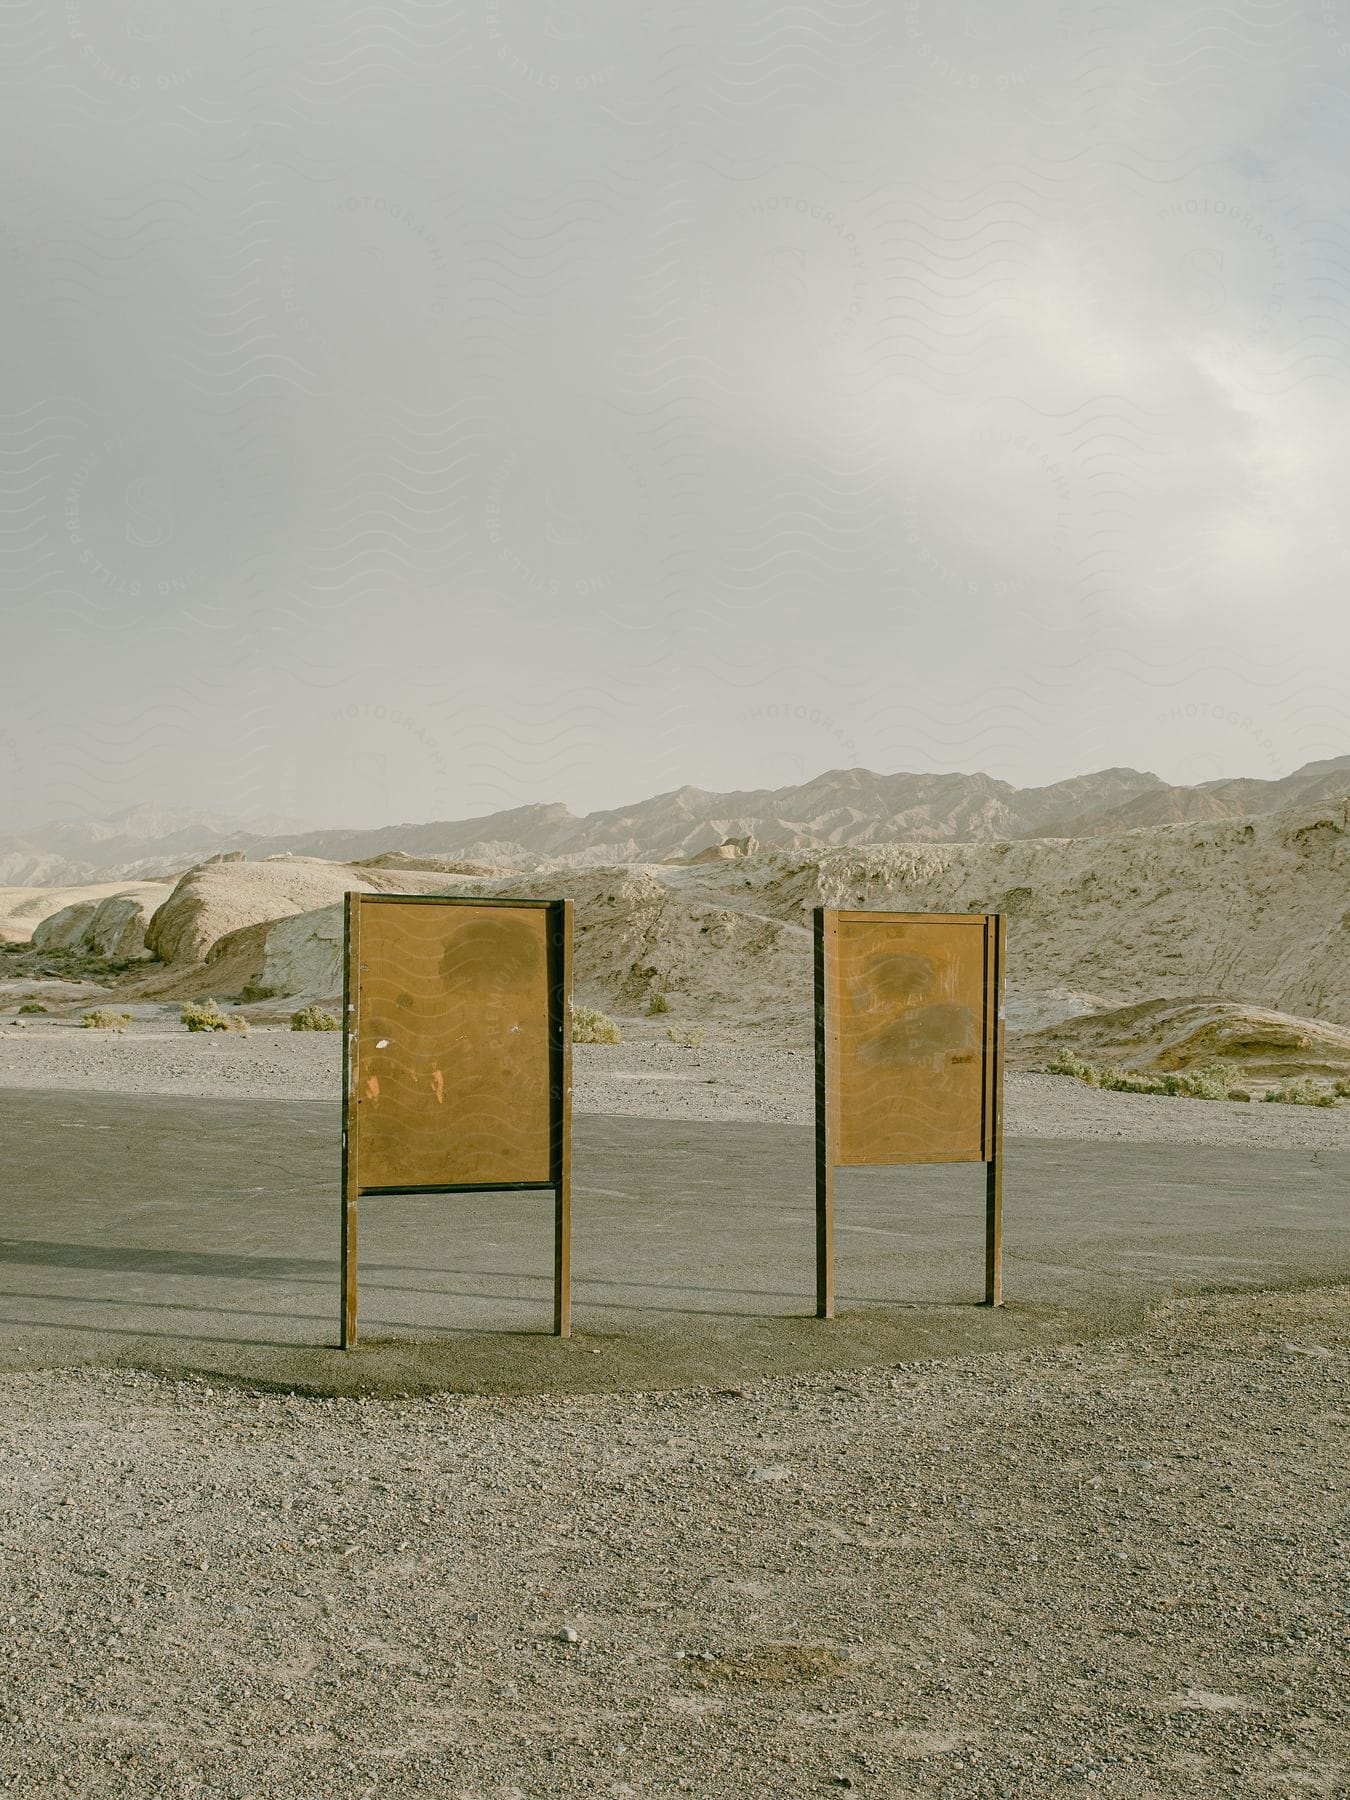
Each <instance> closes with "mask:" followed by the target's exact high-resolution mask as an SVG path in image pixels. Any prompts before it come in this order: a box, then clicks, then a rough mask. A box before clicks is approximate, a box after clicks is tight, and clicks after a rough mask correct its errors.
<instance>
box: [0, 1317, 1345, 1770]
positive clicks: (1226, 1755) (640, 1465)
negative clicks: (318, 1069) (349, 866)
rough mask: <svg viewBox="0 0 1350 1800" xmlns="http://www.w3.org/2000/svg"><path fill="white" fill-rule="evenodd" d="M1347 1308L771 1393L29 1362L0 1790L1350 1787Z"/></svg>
mask: <svg viewBox="0 0 1350 1800" xmlns="http://www.w3.org/2000/svg"><path fill="white" fill-rule="evenodd" d="M1347 1300H1350V1295H1347V1294H1346V1293H1345V1292H1343V1291H1342V1292H1310V1293H1303V1294H1298V1295H1292V1296H1284V1297H1280V1296H1257V1297H1246V1298H1243V1299H1241V1300H1237V1299H1217V1298H1210V1299H1202V1300H1192V1301H1188V1302H1185V1303H1182V1304H1180V1305H1177V1306H1174V1307H1168V1308H1165V1309H1164V1310H1163V1311H1162V1312H1161V1313H1160V1314H1159V1315H1158V1316H1157V1317H1156V1318H1155V1319H1154V1321H1153V1325H1152V1328H1151V1329H1150V1330H1149V1331H1148V1332H1147V1333H1146V1334H1145V1335H1144V1336H1143V1337H1141V1338H1139V1339H1136V1340H1134V1341H1130V1342H1120V1343H1116V1342H1109V1343H1105V1344H1100V1343H1099V1344H1095V1345H1092V1346H1091V1347H1083V1346H1078V1347H1068V1348H1062V1349H1059V1350H1056V1351H1051V1352H1023V1353H1019V1354H1015V1355H1003V1356H999V1355H991V1356H984V1357H981V1358H978V1359H972V1360H961V1361H947V1362H942V1363H910V1364H900V1365H898V1366H890V1367H884V1368H880V1369H875V1370H871V1371H868V1372H865V1373H851V1374H849V1375H847V1376H814V1377H807V1378H801V1377H798V1378H793V1379H786V1378H780V1379H773V1380H767V1381H763V1382H759V1383H754V1384H751V1385H749V1386H748V1387H744V1388H740V1389H736V1390H734V1391H724V1392H712V1391H709V1390H707V1389H703V1390H685V1391H683V1392H677V1393H667V1394H662V1395H659V1396H657V1395H643V1394H629V1395H593V1396H587V1397H584V1398H562V1397H558V1396H554V1397H544V1398H535V1399H514V1400H502V1399H485V1398H466V1397H463V1396H447V1397H441V1398H437V1399H432V1400H420V1401H415V1402H407V1401H405V1402H397V1401H395V1402H393V1403H377V1402H366V1401H357V1400H352V1401H332V1400H329V1401H327V1402H323V1401H316V1400H311V1399H303V1398H299V1397H294V1396H292V1397H287V1396H285V1395H277V1394H262V1393H258V1392H255V1391H250V1390H248V1389H247V1388H234V1389H228V1388H221V1387H216V1388H215V1389H213V1388H212V1387H210V1386H203V1385H201V1384H200V1383H196V1382H190V1381H184V1382H167V1381H163V1380H158V1379H156V1378H154V1377H152V1376H148V1375H128V1374H126V1373H97V1372H93V1373H91V1372H81V1373H73V1372H67V1373H50V1374H38V1375H22V1376H10V1377H8V1378H6V1379H5V1380H4V1381H3V1382H0V1429H2V1430H3V1433H4V1438H5V1443H6V1449H5V1456H4V1461H3V1465H2V1466H3V1474H4V1479H5V1482H6V1486H7V1504H6V1507H5V1509H4V1513H3V1516H2V1517H0V1556H2V1558H3V1560H2V1561H0V1598H2V1600H3V1609H4V1616H5V1617H6V1619H7V1620H8V1627H9V1628H8V1631H7V1633H6V1634H5V1639H4V1645H3V1658H4V1674H3V1677H0V1791H3V1792H5V1793H9V1794H12V1795H16V1796H17V1795H23V1796H25V1797H27V1796H47V1795H65V1794H71V1793H74V1794H78V1795H80V1796H82V1797H89V1800H96V1797H99V1796H119V1797H121V1796H137V1797H138V1800H139V1797H142V1796H161V1795H163V1796H169V1795H172V1796H175V1797H177V1796H198V1795H201V1796H205V1795H213V1796H214V1795H220V1796H231V1797H232V1800H318V1797H319V1796H332V1797H333V1800H349V1797H350V1800H372V1797H374V1796H379V1795H391V1796H393V1795H399V1796H412V1795H437V1796H439V1795H446V1796H457V1797H465V1800H487V1797H489V1796H492V1797H494V1800H506V1797H512V1800H520V1797H523V1796H529V1797H531V1800H533V1797H534V1796H541V1797H542V1796H545V1795H568V1796H571V1795H586V1794H596V1795H614V1796H631V1795H662V1796H664V1795H673V1794H686V1793H687V1794H695V1795H703V1796H717V1797H718V1800H720V1797H722V1796H737V1797H738V1800H739V1797H742V1796H756V1795H788V1796H796V1795H819V1794H827V1793H833V1792H841V1791H851V1792H855V1793H862V1794H870V1795H873V1796H877V1797H878V1800H880V1797H882V1796H886V1797H888V1800H892V1797H895V1796H911V1795H914V1796H925V1795H934V1796H952V1797H960V1800H964V1797H966V1796H970V1797H972V1800H975V1797H979V1800H984V1797H987V1796H994V1795H1012V1794H1016V1795H1028V1796H1035V1797H1037V1800H1041V1797H1044V1796H1058V1795H1061V1794H1063V1795H1071V1794H1082V1793H1088V1792H1090V1793H1095V1794H1103V1795H1116V1796H1121V1797H1125V1796H1130V1797H1139V1800H1143V1797H1145V1796H1149V1797H1153V1796H1159V1797H1166V1800H1171V1797H1173V1796H1197V1797H1199V1796H1204V1797H1212V1796H1216V1795H1224V1796H1226V1795H1234V1796H1255V1795H1289V1796H1294V1795H1299V1796H1303V1795H1311V1794H1316V1795H1322V1796H1326V1797H1327V1800H1331V1797H1332V1796H1336V1795H1345V1794H1346V1793H1348V1792H1350V1729H1348V1726H1347V1703H1348V1701H1350V1656H1348V1655H1347V1651H1348V1650H1350V1608H1348V1606H1347V1592H1346V1587H1345V1578H1346V1573H1347V1570H1346V1555H1347V1545H1346V1542H1345V1516H1344V1508H1345V1502H1346V1486H1347V1482H1346V1468H1347V1458H1346V1433H1347V1427H1350V1357H1347V1338H1348V1337H1350V1308H1348V1307H1347Z"/></svg>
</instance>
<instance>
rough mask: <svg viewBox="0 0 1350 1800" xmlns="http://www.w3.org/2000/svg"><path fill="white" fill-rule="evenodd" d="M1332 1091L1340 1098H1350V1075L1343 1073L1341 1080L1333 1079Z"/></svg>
mask: <svg viewBox="0 0 1350 1800" xmlns="http://www.w3.org/2000/svg"><path fill="white" fill-rule="evenodd" d="M1331 1091H1332V1093H1333V1094H1335V1096H1336V1098H1337V1099H1338V1100H1350V1077H1346V1076H1344V1075H1342V1076H1341V1078H1340V1080H1339V1081H1333V1082H1332V1084H1331Z"/></svg>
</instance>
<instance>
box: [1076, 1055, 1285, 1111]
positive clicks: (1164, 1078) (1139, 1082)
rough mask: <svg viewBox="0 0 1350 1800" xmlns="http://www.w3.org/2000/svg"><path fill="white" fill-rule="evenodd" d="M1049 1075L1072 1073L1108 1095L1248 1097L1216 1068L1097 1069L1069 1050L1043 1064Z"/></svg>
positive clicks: (1249, 1097) (1194, 1098) (1226, 1098)
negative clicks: (1151, 1072) (1145, 1071)
mask: <svg viewBox="0 0 1350 1800" xmlns="http://www.w3.org/2000/svg"><path fill="white" fill-rule="evenodd" d="M1046 1066H1047V1067H1048V1069H1049V1070H1050V1073H1051V1074H1052V1075H1072V1076H1074V1077H1075V1079H1076V1080H1078V1081H1083V1082H1086V1083H1087V1085H1088V1086H1089V1087H1099V1088H1102V1089H1104V1090H1105V1091H1106V1092H1107V1093H1110V1094H1170V1095H1174V1096H1179V1097H1181V1098H1182V1099H1186V1100H1250V1099H1251V1095H1250V1094H1248V1093H1247V1092H1246V1091H1245V1089H1243V1088H1239V1087H1234V1086H1233V1085H1232V1083H1231V1082H1230V1081H1229V1079H1228V1075H1227V1073H1226V1072H1225V1071H1224V1070H1223V1069H1221V1068H1218V1067H1215V1066H1211V1067H1209V1068H1206V1069H1178V1070H1175V1071H1173V1072H1172V1073H1171V1074H1168V1075H1142V1074H1140V1073H1139V1072H1138V1070H1135V1069H1115V1068H1108V1069H1099V1068H1097V1067H1096V1066H1095V1065H1094V1064H1092V1063H1090V1062H1084V1061H1083V1059H1082V1057H1081V1056H1075V1055H1074V1054H1073V1052H1072V1051H1071V1050H1061V1051H1060V1052H1059V1054H1058V1056H1056V1058H1055V1060H1054V1061H1053V1062H1052V1063H1048V1064H1047V1065H1046Z"/></svg>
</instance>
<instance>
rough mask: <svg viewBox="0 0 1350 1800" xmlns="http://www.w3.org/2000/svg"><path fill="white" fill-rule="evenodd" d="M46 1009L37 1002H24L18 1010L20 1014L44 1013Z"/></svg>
mask: <svg viewBox="0 0 1350 1800" xmlns="http://www.w3.org/2000/svg"><path fill="white" fill-rule="evenodd" d="M46 1010H47V1008H46V1007H45V1006H43V1005H42V1004H41V1003H40V1002H39V1001H37V1000H25V1001H24V1003H23V1005H22V1006H21V1007H20V1008H19V1011H20V1012H21V1013H45V1012H46Z"/></svg>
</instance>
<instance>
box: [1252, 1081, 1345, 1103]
mask: <svg viewBox="0 0 1350 1800" xmlns="http://www.w3.org/2000/svg"><path fill="white" fill-rule="evenodd" d="M1262 1097H1263V1099H1266V1100H1273V1101H1274V1102H1275V1103H1276V1105H1278V1106H1335V1104H1336V1096H1335V1094H1333V1093H1331V1092H1330V1091H1329V1090H1328V1089H1326V1088H1324V1087H1319V1086H1318V1084H1317V1083H1316V1082H1315V1081H1313V1080H1312V1079H1311V1078H1310V1077H1308V1076H1305V1077H1304V1078H1303V1080H1302V1081H1282V1082H1281V1083H1280V1085H1279V1087H1277V1088H1268V1089H1267V1090H1266V1092H1265V1094H1264V1095H1263V1096H1262Z"/></svg>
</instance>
